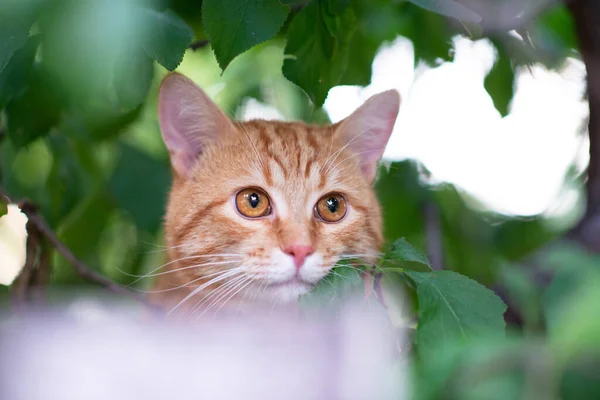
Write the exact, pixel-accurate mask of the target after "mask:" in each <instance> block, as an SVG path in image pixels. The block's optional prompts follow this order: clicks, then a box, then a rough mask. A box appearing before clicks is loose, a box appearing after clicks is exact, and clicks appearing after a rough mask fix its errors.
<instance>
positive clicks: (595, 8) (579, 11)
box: [567, 0, 600, 252]
mask: <svg viewBox="0 0 600 400" xmlns="http://www.w3.org/2000/svg"><path fill="white" fill-rule="evenodd" d="M567 5H568V7H569V9H570V11H571V14H572V15H573V19H574V20H575V27H576V30H577V36H578V38H579V48H580V52H581V55H582V57H583V61H584V62H585V66H586V70H587V90H588V100H589V106H590V118H589V125H588V135H589V139H590V164H589V166H588V170H587V182H586V192H587V207H586V211H585V214H584V216H583V218H582V219H581V221H580V222H579V224H578V225H577V226H576V227H575V228H574V229H573V231H572V232H570V234H569V236H570V237H571V238H572V239H574V240H577V241H578V242H579V243H581V244H583V245H584V246H586V247H587V248H588V249H589V250H592V251H594V252H600V2H599V1H597V0H570V1H568V2H567Z"/></svg>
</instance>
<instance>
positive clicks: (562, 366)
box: [0, 0, 600, 399]
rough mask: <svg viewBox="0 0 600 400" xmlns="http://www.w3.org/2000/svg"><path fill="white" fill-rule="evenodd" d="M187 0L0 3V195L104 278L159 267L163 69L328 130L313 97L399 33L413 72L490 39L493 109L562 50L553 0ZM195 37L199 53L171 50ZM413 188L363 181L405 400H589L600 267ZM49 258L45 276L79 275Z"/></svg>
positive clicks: (337, 277) (234, 111)
mask: <svg viewBox="0 0 600 400" xmlns="http://www.w3.org/2000/svg"><path fill="white" fill-rule="evenodd" d="M200 3H201V2H199V1H192V0H155V1H151V0H145V1H144V0H127V1H125V0H86V1H81V0H0V111H1V114H0V118H1V119H0V174H1V175H0V179H1V185H2V187H3V188H4V189H5V190H6V191H7V193H9V194H10V196H11V197H14V198H16V199H21V198H28V199H30V200H31V201H32V202H33V203H35V204H36V205H37V206H39V207H40V212H41V213H42V215H43V216H44V217H45V219H46V220H47V221H48V222H49V224H50V226H51V228H52V229H53V230H54V231H55V232H57V234H58V235H59V237H60V238H61V240H62V241H64V242H65V244H66V245H67V246H68V247H69V248H70V249H71V250H72V251H73V253H74V254H75V255H76V256H77V257H78V258H80V259H81V260H83V261H84V262H85V263H86V264H87V265H89V266H91V267H92V268H94V269H96V270H98V271H99V272H101V273H103V274H105V275H107V276H109V277H110V278H111V279H113V280H114V281H116V282H119V283H121V284H130V283H132V282H133V278H132V277H131V276H129V275H128V274H133V275H142V274H144V273H147V272H148V271H150V270H152V269H154V268H156V266H157V265H160V264H162V262H161V260H162V257H163V252H162V247H161V237H162V232H161V222H162V215H163V211H164V203H165V199H166V195H167V191H168V188H169V185H170V169H169V162H168V154H167V152H166V150H165V148H164V146H163V145H162V142H161V140H160V134H159V131H158V126H157V121H156V111H155V110H156V93H157V88H158V85H159V83H160V80H161V78H162V77H163V76H164V75H165V74H166V73H167V71H171V70H175V69H177V68H178V69H179V70H181V71H182V72H184V73H185V74H187V75H189V76H191V77H192V78H193V79H194V80H196V81H197V82H199V83H200V84H201V85H202V86H203V87H204V88H206V89H207V91H208V92H209V94H210V95H211V96H212V97H213V98H215V100H216V101H217V103H219V105H220V106H221V107H222V108H223V109H224V110H226V111H227V112H229V113H230V114H231V116H232V117H236V116H239V115H240V114H241V113H242V111H243V108H244V105H245V101H246V99H247V98H256V99H258V100H260V101H261V102H264V103H267V104H270V105H274V106H276V107H277V109H278V110H279V112H280V113H281V114H282V115H283V116H284V117H285V118H287V119H290V120H304V121H307V122H327V120H328V118H327V116H326V114H325V113H324V112H323V111H322V110H321V109H320V107H321V106H322V105H323V103H324V101H325V99H326V97H327V94H328V92H329V89H331V88H332V87H333V86H336V85H363V86H364V85H368V84H369V82H370V79H371V68H372V61H373V58H374V56H375V54H376V52H377V51H378V49H379V48H380V47H381V45H382V44H385V43H386V42H389V41H391V40H394V39H395V38H396V37H397V36H398V35H401V36H404V37H406V38H408V39H410V40H411V41H412V43H413V46H414V61H415V64H418V63H426V64H429V65H437V64H439V63H440V62H443V61H448V60H452V59H453V48H452V38H453V36H454V35H457V34H462V35H466V36H469V37H471V38H472V39H479V38H484V37H485V38H489V39H490V40H491V41H492V43H493V44H494V46H495V48H496V50H497V53H498V59H497V61H496V63H495V64H494V66H493V68H492V69H491V71H490V72H489V74H488V75H487V77H486V80H485V88H486V89H487V90H488V92H489V93H490V95H491V97H492V99H493V101H494V104H495V106H496V108H497V109H498V111H499V112H500V113H501V114H503V115H506V114H507V113H508V112H509V111H510V102H511V99H512V95H513V92H514V85H513V81H514V77H515V71H516V68H517V67H519V66H524V65H529V64H532V63H536V62H542V63H544V64H546V65H547V66H548V67H558V66H560V65H561V62H562V61H563V60H564V58H565V57H566V56H576V53H575V47H576V37H575V30H574V26H573V22H572V20H571V17H570V14H569V13H568V11H567V9H566V7H564V6H559V5H557V6H554V7H552V8H550V9H548V10H546V11H544V12H543V13H542V14H540V15H538V16H537V18H532V19H531V21H530V22H529V23H526V24H525V25H519V26H513V24H514V23H515V20H514V19H510V18H509V19H508V20H502V19H501V18H500V17H502V16H503V14H502V13H495V12H493V10H495V9H494V7H495V5H493V3H494V4H500V3H501V2H492V1H490V0H473V1H464V0H437V1H434V0H410V1H396V0H281V1H279V0H247V1H244V2H241V1H237V0H204V1H203V2H202V4H200ZM486 10H487V11H486ZM490 10H491V11H490ZM519 21H521V20H519ZM526 22H527V21H526ZM519 24H521V22H519ZM513 29H516V30H517V31H518V33H519V34H520V35H521V36H522V37H523V38H525V39H526V40H520V39H519V38H517V37H515V35H514V33H513V34H511V33H509V31H511V30H513ZM194 37H195V38H196V39H197V40H198V41H200V42H202V41H203V40H205V39H207V40H208V43H209V46H206V48H201V49H200V50H197V51H192V50H189V49H188V46H189V45H190V43H192V41H193V39H194ZM426 178H427V173H426V171H423V169H422V167H421V166H420V165H418V164H417V163H415V162H412V161H403V162H394V163H391V164H389V165H385V166H382V168H381V170H380V173H379V177H378V180H377V182H376V186H375V189H376V192H377V195H378V198H379V199H380V202H381V204H382V207H383V220H384V233H385V239H386V247H385V249H384V250H385V254H384V256H383V257H382V259H381V260H380V262H379V264H378V265H377V266H376V268H375V271H374V272H375V273H376V274H380V276H381V277H382V281H383V284H384V286H386V287H389V286H395V285H400V286H401V287H403V288H404V289H405V291H406V292H407V298H408V299H409V300H411V301H412V304H411V305H412V310H411V311H410V312H409V313H410V315H409V316H408V317H407V319H408V320H411V319H413V317H418V318H417V321H418V322H417V325H416V330H415V332H414V337H415V351H414V353H413V356H412V357H411V363H412V365H413V369H414V382H415V390H416V392H417V393H416V395H415V398H419V399H421V398H423V399H428V398H432V399H433V398H440V397H443V398H456V399H464V398H496V397H497V398H517V397H520V395H522V394H524V393H525V394H528V395H530V396H533V394H532V393H535V394H538V395H539V396H538V398H553V397H558V396H559V395H560V396H561V397H564V398H597V397H598V396H599V393H600V388H598V384H597V381H598V380H596V383H594V378H597V375H598V373H597V371H598V368H599V365H600V363H598V357H597V356H598V351H599V348H598V341H597V340H595V338H597V337H599V336H600V328H599V326H598V320H597V319H594V318H590V317H589V316H590V315H594V311H595V310H596V309H597V306H598V305H600V298H599V297H598V293H600V280H599V278H598V276H597V266H598V265H600V260H598V259H597V258H594V257H592V256H589V255H587V254H585V253H584V252H583V251H580V250H577V249H576V248H575V247H573V246H567V247H556V246H551V248H550V249H548V248H547V247H545V245H547V244H549V243H552V242H551V241H552V240H553V239H556V238H558V237H561V235H562V234H563V233H564V231H565V230H566V229H567V228H568V226H569V224H570V222H571V221H572V219H570V218H572V217H570V218H566V219H564V220H558V219H555V218H550V217H547V216H536V217H531V218H526V219H525V218H516V217H514V216H506V215H500V214H497V213H493V212H490V211H489V210H486V209H485V207H483V206H482V205H481V204H477V203H476V202H475V201H474V200H473V199H472V198H470V197H469V196H468V195H467V194H465V193H463V192H462V191H461V190H460V189H458V188H455V187H453V186H452V185H430V184H428V183H427V179H426ZM427 207H434V208H435V209H437V210H438V212H439V221H438V225H439V226H438V229H439V233H440V236H441V242H442V243H441V247H442V249H441V251H442V252H443V264H444V265H443V266H444V268H445V270H444V271H433V270H432V268H431V266H430V264H429V261H428V259H427V256H425V254H424V253H423V252H422V251H421V250H419V249H422V248H425V247H426V244H427V237H428V232H429V230H430V227H429V226H428V224H429V222H428V220H427V217H426V215H425V212H424V210H425V209H426V208H427ZM5 212H6V205H5V204H4V202H3V199H1V198H0V215H2V214H3V213H5ZM399 238H405V239H399ZM540 252H541V254H542V256H541V259H540V260H539V264H540V265H542V266H544V267H546V268H551V269H552V271H556V274H555V276H554V278H553V282H552V284H551V285H550V286H549V288H548V289H547V290H545V291H540V290H539V289H538V288H537V286H536V285H535V278H533V277H531V276H530V275H528V274H527V273H526V272H524V269H522V268H520V266H521V264H522V263H524V261H523V260H527V257H530V256H531V255H532V254H538V253H540ZM53 257H54V260H53V261H54V262H53V265H54V273H53V276H52V284H53V285H56V286H57V287H58V285H67V284H77V285H82V284H84V282H83V281H82V279H81V278H80V277H78V276H77V275H76V274H75V273H74V271H73V269H72V268H71V266H70V265H69V264H68V263H67V262H66V261H65V260H63V259H62V258H61V257H59V256H58V255H56V254H55V255H54V256H53ZM360 273H361V271H360V270H357V269H356V267H355V266H354V265H351V264H350V263H348V264H345V265H344V264H342V265H340V266H338V267H337V268H336V269H335V270H334V273H332V274H331V275H330V276H328V277H327V278H326V279H324V280H323V281H322V282H321V284H320V285H319V286H318V287H317V289H316V290H315V292H314V293H312V294H311V295H310V296H307V297H306V298H305V299H303V303H305V304H306V305H307V306H311V305H314V304H315V302H316V304H320V303H321V302H323V301H333V300H336V299H339V298H340V297H343V296H344V295H345V294H346V293H348V292H349V291H352V290H363V288H364V283H363V280H362V279H361V276H360ZM498 282H501V283H503V284H504V285H505V286H506V287H508V288H509V292H510V293H509V294H508V296H506V298H504V301H506V302H508V303H509V304H518V305H519V309H520V310H521V311H522V315H521V317H522V318H523V320H524V328H523V329H522V330H519V331H517V330H515V329H514V327H513V326H511V325H509V328H508V331H507V332H505V323H504V319H503V314H504V312H505V309H506V308H505V307H506V306H505V304H504V303H503V301H501V300H500V299H499V298H498V296H496V295H495V294H494V293H493V292H492V291H491V290H489V289H487V288H486V286H491V285H492V284H495V283H498ZM147 283H148V282H146V280H143V281H141V282H139V283H136V287H137V288H140V289H143V288H144V285H145V284H147ZM484 285H486V286H484ZM5 298H6V290H5V288H0V303H2V302H3V301H4V299H5ZM390 312H391V311H390ZM404 328H406V327H404ZM408 329H412V328H411V327H410V326H409V327H408ZM594 374H595V375H594ZM548 383H552V384H548ZM536 387H540V388H543V390H546V392H544V393H542V392H539V393H536V392H535V391H534V389H535V388H536ZM540 390H542V389H540ZM532 391H533V392H532Z"/></svg>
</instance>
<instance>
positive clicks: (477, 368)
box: [411, 335, 539, 400]
mask: <svg viewBox="0 0 600 400" xmlns="http://www.w3.org/2000/svg"><path fill="white" fill-rule="evenodd" d="M528 357H531V358H532V361H533V359H537V358H539V350H538V349H537V348H535V347H534V346H531V344H530V343H524V342H523V341H522V340H519V338H516V337H510V336H509V337H499V336H497V335H496V336H493V337H482V338H473V340H469V341H468V342H464V341H461V342H455V343H453V344H452V345H450V346H444V347H442V348H440V349H438V351H437V352H436V355H435V358H431V359H429V360H427V361H426V362H419V363H415V365H414V367H415V368H414V375H413V376H414V380H413V381H412V383H413V384H414V388H413V392H412V397H411V398H414V399H422V400H436V399H456V400H458V399H471V400H475V399H486V400H487V399H490V400H503V399H518V398H521V397H523V388H524V379H523V373H522V370H523V364H525V363H526V362H527V361H528ZM523 359H525V361H522V360H523Z"/></svg>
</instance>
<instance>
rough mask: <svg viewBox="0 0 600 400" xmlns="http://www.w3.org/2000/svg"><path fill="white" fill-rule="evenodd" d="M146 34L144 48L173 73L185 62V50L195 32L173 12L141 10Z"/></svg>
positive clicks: (143, 39) (143, 42) (143, 40)
mask: <svg viewBox="0 0 600 400" xmlns="http://www.w3.org/2000/svg"><path fill="white" fill-rule="evenodd" d="M140 12H141V13H142V15H143V20H142V21H143V23H144V25H145V26H146V33H145V35H143V37H142V47H143V48H144V51H145V52H146V54H148V56H150V57H152V58H153V59H154V60H156V61H157V62H158V63H159V64H160V65H162V66H163V67H165V68H166V69H168V70H169V71H173V70H174V69H175V68H177V67H178V66H179V64H180V63H181V61H182V60H183V55H184V53H185V50H186V49H187V47H188V46H189V45H190V43H191V42H192V39H193V37H194V31H192V28H190V27H189V26H188V25H187V24H186V23H185V21H183V20H182V19H181V18H180V17H179V16H178V15H177V14H174V13H172V12H171V11H168V10H167V11H165V12H158V11H156V10H150V9H145V8H144V9H141V10H140Z"/></svg>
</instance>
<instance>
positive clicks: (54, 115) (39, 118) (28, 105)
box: [6, 65, 60, 149]
mask: <svg viewBox="0 0 600 400" xmlns="http://www.w3.org/2000/svg"><path fill="white" fill-rule="evenodd" d="M56 93H57V91H56V90H55V89H54V87H53V86H52V84H51V77H50V76H48V74H47V73H46V71H43V70H42V69H41V68H40V66H39V65H36V66H34V70H33V71H32V74H31V78H30V80H29V84H28V87H27V89H26V90H25V92H24V93H22V94H21V95H20V96H18V97H16V98H14V99H13V100H12V101H11V102H9V103H8V105H7V106H6V116H7V118H6V119H7V132H8V136H9V137H10V140H11V141H12V142H13V144H14V145H15V147H16V148H17V149H18V148H20V147H23V146H26V145H28V144H29V143H31V142H33V141H34V140H35V139H37V138H39V137H41V136H43V135H46V134H48V132H49V131H50V129H51V128H52V126H54V125H55V124H56V123H58V121H59V120H60V101H59V98H58V97H57V95H56Z"/></svg>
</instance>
